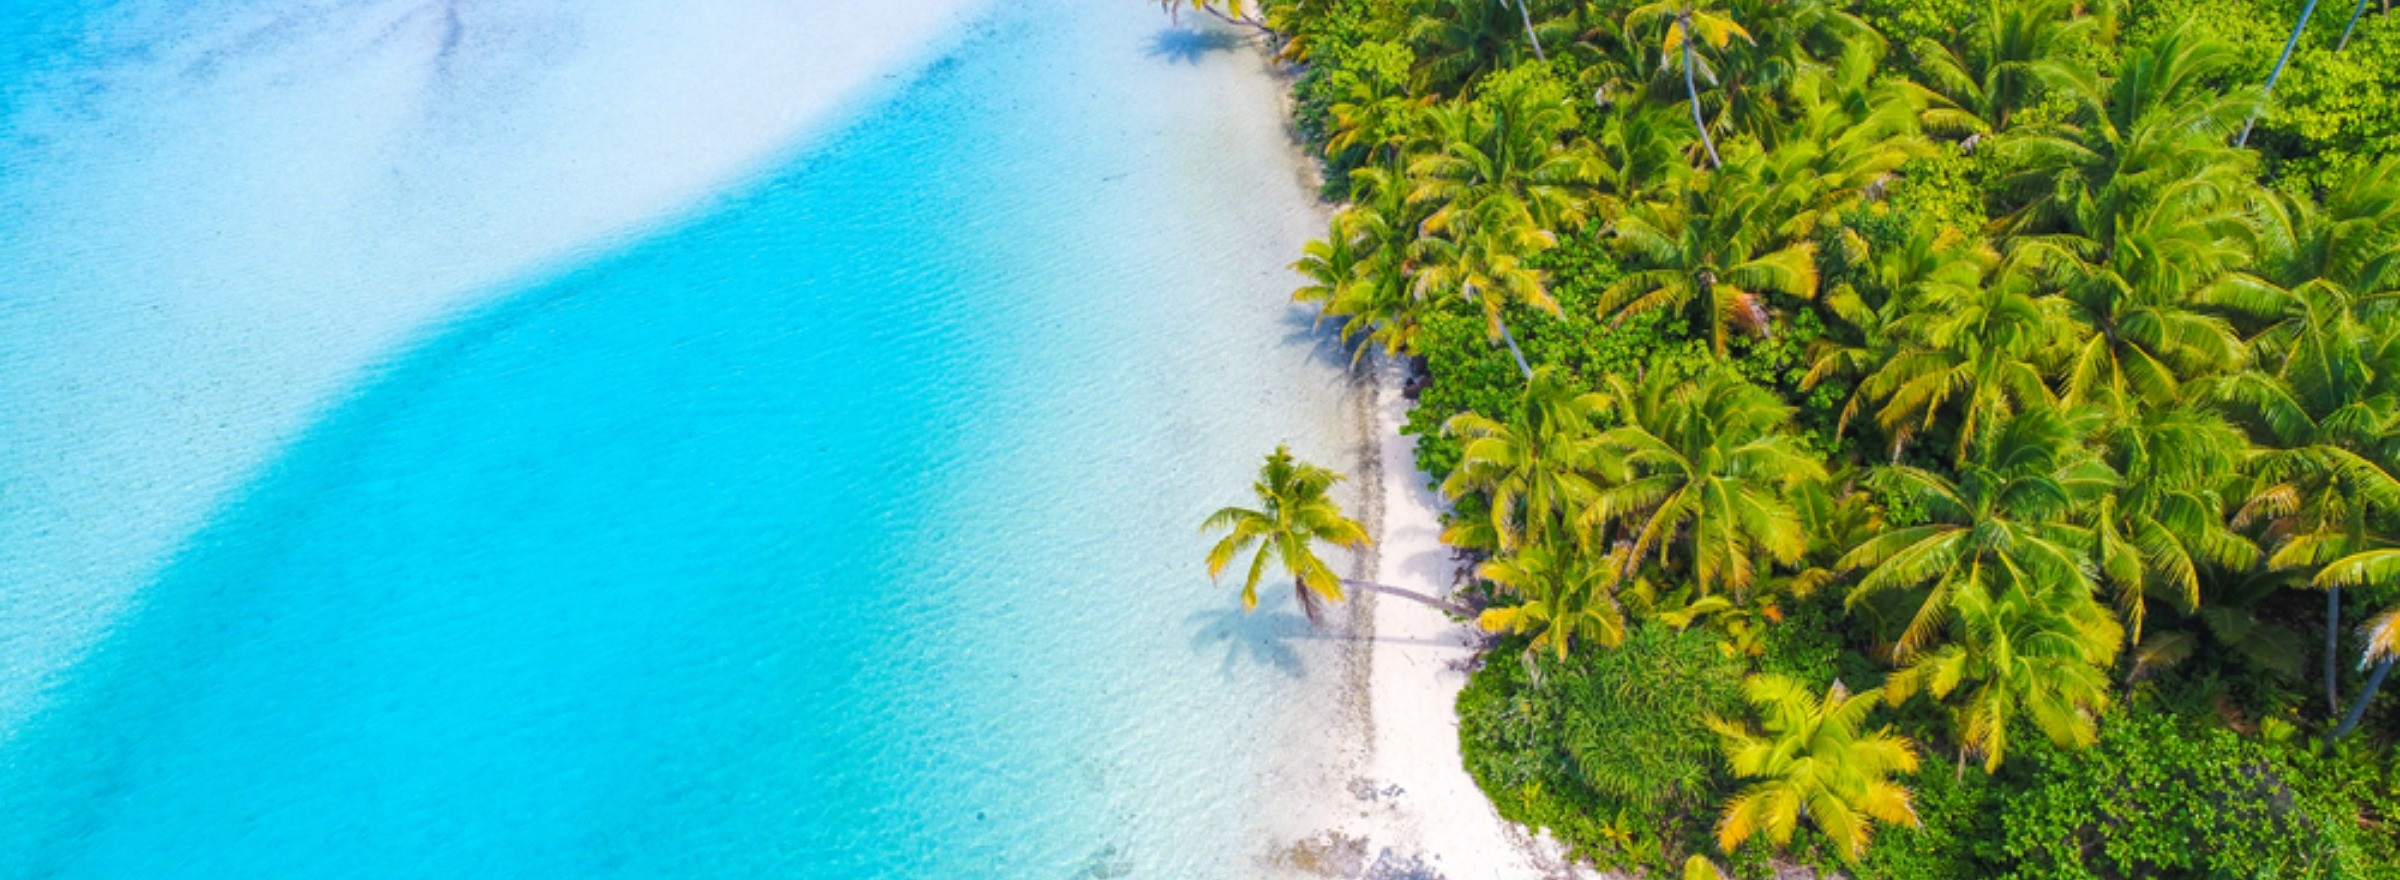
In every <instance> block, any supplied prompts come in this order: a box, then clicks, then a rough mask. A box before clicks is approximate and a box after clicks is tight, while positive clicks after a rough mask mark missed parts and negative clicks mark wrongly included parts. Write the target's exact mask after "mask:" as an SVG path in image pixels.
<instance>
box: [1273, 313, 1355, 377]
mask: <svg viewBox="0 0 2400 880" xmlns="http://www.w3.org/2000/svg"><path fill="white" fill-rule="evenodd" d="M1344 320H1345V319H1344V318H1342V317H1341V316H1340V315H1328V314H1324V313H1322V312H1319V311H1318V310H1317V309H1315V308H1311V307H1308V306H1302V305H1294V306H1293V307H1292V308H1291V309H1290V310H1289V311H1287V312H1286V313H1285V314H1284V316H1283V321H1282V323H1283V343H1284V344H1285V345H1292V346H1303V345H1304V346H1307V347H1308V359H1309V360H1310V361H1312V362H1314V363H1318V364H1323V365H1325V366H1328V367H1333V368H1335V369H1337V370H1341V371H1343V372H1344V373H1345V374H1347V373H1355V372H1359V371H1361V370H1366V369H1370V368H1371V367H1370V366H1369V365H1370V364H1371V363H1372V360H1371V359H1370V358H1368V357H1361V356H1360V349H1361V348H1362V347H1364V346H1372V345H1374V343H1373V342H1371V341H1369V340H1368V339H1367V338H1366V336H1365V335H1364V334H1360V335H1357V336H1353V337H1351V338H1350V339H1347V340H1345V339H1343V338H1342V322H1343V321H1344Z"/></svg>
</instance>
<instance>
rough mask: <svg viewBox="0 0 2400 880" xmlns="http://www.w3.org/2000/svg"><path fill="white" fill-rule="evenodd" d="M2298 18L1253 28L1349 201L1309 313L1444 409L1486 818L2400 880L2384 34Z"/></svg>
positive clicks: (1694, 0)
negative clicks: (1474, 627) (1469, 609)
mask: <svg viewBox="0 0 2400 880" xmlns="http://www.w3.org/2000/svg"><path fill="white" fill-rule="evenodd" d="M1198 5H1201V6H1203V7H1206V6H1207V5H1208V4H1205V3H1201V4H1198ZM1220 5H1222V4H1220ZM2304 5H2307V6H2310V7H2313V5H2314V4H2304V2H2303V0H2288V2H2287V0H2160V2H2154V3H2143V4H2129V3H2124V2H2122V0H1926V2H1919V0H1660V2H1653V3H1640V2H1636V0H1268V2H1264V3H1251V4H1247V5H1245V6H1242V7H1239V8H1233V9H1229V10H1228V11H1229V12H1232V13H1234V14H1239V15H1247V16H1254V17H1255V20H1256V21H1257V22H1259V23H1260V24H1262V25H1263V26H1264V27H1266V28H1268V29H1271V31H1272V32H1273V33H1274V34H1275V35H1276V36H1275V37H1274V39H1275V40H1276V41H1277V46H1278V48H1279V51H1280V52H1281V53H1282V54H1283V56H1284V57H1285V58H1286V59H1287V60H1289V61H1291V62H1293V63H1295V64H1297V65H1300V69H1301V70H1302V73H1301V75H1300V77H1299V80H1298V85H1297V91H1298V98H1299V102H1298V108H1299V115H1300V123H1301V127H1302V129H1303V130H1304V132H1305V133H1306V134H1307V135H1308V136H1309V137H1310V138H1311V140H1312V142H1313V144H1314V145H1315V146H1317V147H1318V148H1320V149H1321V150H1322V151H1323V155H1324V157H1325V169H1326V175H1325V179H1326V181H1327V183H1326V189H1327V195H1328V197H1329V198H1332V199H1335V200H1337V201H1338V202H1340V203H1341V208H1340V209H1339V211H1338V212H1337V214H1336V215H1335V217H1334V220H1333V222H1332V226H1331V228H1330V230H1329V234H1328V235H1327V236H1326V237H1325V239H1324V240H1322V241H1319V242H1317V243H1314V244H1312V245H1311V246H1310V247H1309V248H1308V250H1307V253H1306V254H1305V255H1304V256H1303V258H1302V260H1301V262H1300V264H1299V268H1300V269H1301V270H1302V271H1303V273H1304V274H1305V275H1306V276H1307V277H1308V278H1309V285H1308V286H1307V287H1306V288H1304V289H1302V290H1301V291H1300V292H1299V295H1298V298H1299V299H1301V300H1302V301H1304V302H1309V303H1312V304H1315V305H1316V306H1318V307H1319V308H1321V309H1322V310H1323V311H1324V313H1325V314H1326V315H1327V316H1328V317H1329V318H1331V319H1333V320H1335V321H1337V322H1339V324H1340V326H1341V327H1342V328H1343V336H1344V338H1345V339H1347V340H1350V341H1351V342H1352V344H1355V345H1357V346H1359V347H1360V349H1361V352H1362V354H1363V353H1365V352H1366V351H1368V350H1370V349H1371V350H1373V351H1377V352H1383V353H1387V354H1390V355H1394V356H1398V357H1401V358H1404V359H1405V360H1406V362H1407V363H1408V364H1410V365H1411V367H1412V369H1413V370H1415V371H1416V372H1417V373H1419V374H1420V376H1421V378H1420V380H1419V382H1420V384H1421V393H1420V394H1419V396H1418V400H1417V404H1416V408H1415V410H1414V412H1413V413H1412V415H1411V417H1410V423H1409V424H1410V430H1412V431H1414V432H1416V433H1417V434H1418V435H1419V443H1420V445H1419V455H1420V462H1419V463H1420V464H1421V466H1423V467H1424V469H1425V470H1426V471H1427V472H1428V473H1429V474H1430V475H1432V477H1433V478H1434V479H1435V480H1436V481H1437V482H1438V484H1439V486H1440V488H1441V489H1442V491H1443V494H1444V495H1445V497H1447V498H1448V499H1450V500H1451V502H1452V505H1453V509H1452V512H1451V514H1450V516H1451V522H1450V523H1449V527H1448V529H1447V531H1446V535H1445V537H1446V539H1447V540H1449V541H1451V542H1452V543H1453V544H1455V545H1457V546H1459V547H1460V548H1461V549H1462V550H1464V551H1466V552H1469V553H1471V554H1473V555H1475V556H1477V557H1479V559H1480V562H1479V564H1478V565H1477V566H1476V568H1475V569H1474V571H1475V572H1476V573H1477V574H1478V578H1477V580H1478V581H1479V585H1478V586H1477V587H1476V588H1475V589H1476V590H1478V591H1480V593H1481V596H1480V599H1479V601H1482V602H1484V603H1488V605H1489V608H1488V609H1486V610H1484V611H1482V612H1481V614H1480V615H1479V617H1478V620H1479V621H1480V622H1481V623H1482V624H1483V625H1485V626H1486V627H1487V628H1489V629H1492V630H1494V631H1495V632H1496V633H1498V634H1500V638H1501V639H1502V645H1503V649H1502V650H1499V651H1496V652H1494V654H1493V655H1492V659H1491V661H1490V662H1489V663H1487V664H1486V666H1485V667H1484V669H1483V671H1482V672H1480V673H1478V675H1477V678H1476V679H1475V681H1474V682H1473V683H1472V684H1471V685H1470V686H1469V687H1468V688H1467V690H1466V692H1465V693H1464V695H1462V697H1461V701H1460V713H1461V725H1462V737H1463V739H1464V747H1465V749H1466V755H1465V760H1466V763H1467V766H1468V768H1469V769H1470V771H1472V772H1473V773H1474V774H1475V775H1476V777H1477V779H1478V781H1479V782H1480V783H1481V784H1482V785H1483V786H1484V787H1485V789H1486V791H1487V792H1488V793H1489V794H1491V795H1492V797H1493V799H1494V801H1495V802H1496V803H1497V804H1498V805H1499V806H1500V809H1501V811H1502V812H1503V814H1505V815H1507V816H1509V817H1510V818H1513V819H1517V820H1520V821H1525V822H1528V823H1530V824H1536V825H1540V826H1543V827H1547V828H1549V829H1551V830H1553V831H1555V832H1556V833H1557V834H1558V835H1559V836H1560V837H1561V838H1563V839H1565V840H1566V841H1568V842H1569V843H1570V844H1571V845H1572V846H1573V847H1574V848H1575V850H1576V852H1577V854H1578V855H1579V856H1581V857H1582V858H1585V859H1587V860H1589V861H1592V862H1594V863H1597V864H1600V865H1603V866H1608V867H1620V868H1640V869H1648V870H1651V871H1655V872H1662V873H1663V872H1669V871H1683V870H1686V869H1687V866H1688V867H1689V869H1690V870H1692V871H1693V872H1695V873H1696V874H1697V873H1704V872H1705V871H1707V870H1708V869H1709V868H1710V866H1712V865H1723V866H1724V867H1725V869H1726V870H1727V871H1729V872H1730V873H1731V874H1733V875H1735V876H1752V875H1756V874H1758V873H1760V872H1761V870H1762V868H1763V865H1764V863H1766V862H1767V861H1770V860H1777V859H1782V860H1790V861H1797V862H1803V863H1810V864H1816V865H1819V866H1842V867H1843V868H1844V869H1845V870H1846V871H1848V872H1849V873H1851V874H1852V875H1854V876H1860V877H1906V878H1933V877H2062V878H2064V877H2076V878H2086V877H2097V878H2118V877H2218V876H2277V877H2353V876H2400V826H2396V825H2394V824H2392V823H2393V821H2394V817H2395V816H2396V815H2400V814H2395V813H2394V812H2392V811H2393V810H2395V809H2400V803H2395V795H2394V793H2393V788H2392V785H2391V783H2392V782H2393V776H2394V774H2395V768H2394V764H2393V761H2394V752H2393V739H2394V736H2395V734H2400V700H2394V699H2392V698H2391V697H2389V696H2388V695H2384V693H2383V684H2384V680H2385V677H2386V674H2387V673H2388V672H2389V671H2390V668H2391V666H2392V664H2393V661H2394V657H2395V653H2396V652H2400V307H2395V304H2396V303H2400V25H2395V24H2393V23H2392V22H2391V21H2390V19H2389V16H2388V10H2387V9H2384V8H2382V7H2379V6H2376V5H2373V4H2368V3H2363V2H2362V3H2360V4H2358V6H2357V8H2356V9H2355V10H2341V11H2340V13H2338V14H2331V15H2321V16H2315V17H2314V18H2312V19H2306V20H2304V19H2303V17H2302V15H2303V13H2302V7H2303V6H2304ZM2271 70H2272V71H2274V74H2273V76H2274V80H2273V83H2272V85H2271V86H2270V84H2269V76H2270V71H2271ZM1235 519H1237V520H1238V519H1240V518H1239V517H1236V518H1235ZM1233 521H1234V520H1228V522H1229V523H1230V522H1233ZM1261 528H1264V527H1261ZM1260 534H1262V535H1264V534H1267V532H1263V531H1262V532H1260ZM1278 534H1280V533H1278ZM1319 537H1320V538H1322V539H1324V540H1333V541H1336V542H1341V541H1342V540H1343V538H1342V537H1341V536H1338V535H1332V534H1327V535H1321V536H1319ZM1303 543H1305V542H1303ZM1262 558H1263V557H1262ZM1285 558H1286V559H1292V558H1304V559H1305V558H1313V557H1293V556H1291V554H1290V553H1289V552H1288V551H1287V552H1286V556H1285ZM1221 562H1222V561H1221V560H1219V559H1216V558H1214V557H1212V566H1214V565H1218V564H1221ZM1255 579H1256V575H1255V574H1253V576H1252V580H1255ZM1307 580H1308V578H1307V577H1306V576H1305V575H1303V576H1302V577H1301V578H1300V581H1301V582H1300V584H1299V585H1298V586H1299V588H1300V589H1301V592H1302V593H1303V594H1304V595H1305V594H1306V593H1307V592H1308V587H1309V584H1308V583H1307ZM1712 743H1713V744H1715V745H1716V746H1717V747H1716V748H1711V747H1710V744H1712ZM1696 744H1697V745H1696ZM1921 758H1922V759H1923V766H1922V767H1920V766H1919V764H1920V759H1921ZM1695 859H1697V860H1695Z"/></svg>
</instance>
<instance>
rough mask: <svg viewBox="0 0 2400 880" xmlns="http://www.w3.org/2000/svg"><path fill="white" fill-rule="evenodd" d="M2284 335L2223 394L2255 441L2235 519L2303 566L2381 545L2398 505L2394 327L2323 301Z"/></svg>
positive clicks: (2336, 591) (2336, 601)
mask: <svg viewBox="0 0 2400 880" xmlns="http://www.w3.org/2000/svg"><path fill="white" fill-rule="evenodd" d="M2297 323H2298V326H2296V327H2294V328H2292V330H2291V331H2290V334H2289V339H2290V343H2289V345H2290V348H2289V352H2288V355H2287V356H2286V357H2284V358H2283V363H2282V364H2281V366H2280V367H2279V368H2278V369H2277V370H2276V371H2275V372H2273V373H2266V372H2261V371H2257V370H2251V371H2245V372H2243V373H2240V374H2237V375H2235V376H2232V377H2228V379H2227V380H2226V381H2225V382H2223V383H2220V384H2221V393H2222V394H2223V396H2224V397H2225V398H2226V399H2227V401H2228V402H2229V403H2230V404H2231V409H2232V410H2233V412H2234V413H2235V414H2237V415H2238V416H2240V417H2241V419H2242V421H2244V422H2245V423H2246V424H2247V425H2248V427H2249V428H2250V430H2251V433H2252V435H2253V436H2254V437H2255V438H2256V439H2257V440H2258V441H2259V443H2260V449H2259V451H2258V452H2257V453H2255V454H2254V455H2253V456H2252V457H2251V459H2250V462H2249V464H2250V467H2249V469H2248V470H2249V472H2250V478H2251V480H2252V482H2253V488H2252V489H2251V490H2250V491H2249V493H2248V497H2247V499H2246V500H2245V501H2244V502H2243V505H2242V509H2241V510H2240V512H2239V513H2238V514H2237V516H2236V517H2235V522H2234V524H2235V525H2236V526H2237V527H2240V526H2247V525H2250V524H2253V523H2263V524H2264V525H2265V528H2266V531H2267V533H2268V534H2271V535H2275V536H2278V538H2277V540H2276V542H2275V544H2274V549H2273V552H2272V553H2271V554H2270V555H2269V556H2268V564H2270V565H2272V566H2274V567H2276V568H2281V569H2305V568H2308V567H2312V566H2322V565H2326V564H2330V563H2332V562H2333V561H2335V560H2337V559H2341V558H2343V557H2347V556H2351V555H2353V554H2357V553H2361V552H2365V551H2368V550H2373V549H2378V548H2380V547H2384V546H2389V545H2390V544H2391V543H2392V542H2390V541H2389V540H2388V538H2387V536H2386V535H2384V534H2382V533H2381V532H2380V531H2379V530H2378V529H2377V528H2376V527H2375V524H2376V523H2378V522H2380V521H2382V520H2383V518H2385V517H2388V516H2389V515H2390V514H2391V513H2392V512H2394V511H2400V333H2394V332H2392V330H2391V329H2390V328H2389V327H2385V326H2379V322H2375V321H2361V320H2359V319H2358V318H2357V317H2356V316H2355V315H2353V314H2352V313H2351V312H2350V311H2349V310H2347V309H2344V308H2338V307H2333V306H2331V305H2329V304H2328V305H2322V306H2319V307H2313V308H2310V309H2308V310H2307V316H2306V317H2305V319H2304V320H2301V321H2299V322H2297ZM2323 586H2324V587H2325V590H2326V595H2325V664H2324V665H2325V702H2326V706H2327V708H2328V711H2332V710H2333V709H2335V708H2338V706H2339V705H2340V694H2339V693H2338V692H2337V687H2338V682H2337V681H2336V672H2337V670H2338V668H2339V658H2338V656H2337V654H2338V650H2337V644H2338V642H2339V641H2340V639H2339V636H2340V634H2341V608H2342V603H2341V597H2342V589H2341V588H2342V584H2341V583H2339V582H2326V583H2325V584H2323Z"/></svg>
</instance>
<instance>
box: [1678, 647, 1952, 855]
mask: <svg viewBox="0 0 2400 880" xmlns="http://www.w3.org/2000/svg"><path fill="white" fill-rule="evenodd" d="M1742 696H1743V697H1744V698H1745V699H1746V700H1748V701H1749V703H1750V705H1751V706H1752V707H1754V708H1755V709H1756V710H1757V712H1758V716H1759V721H1760V726H1759V727H1758V728H1752V727H1751V726H1750V725H1748V724H1737V723H1734V722H1730V721H1726V720H1724V719H1721V718H1710V719H1708V725H1709V727H1710V729H1712V730H1715V731H1716V733H1717V736H1718V737H1719V739H1720V740H1721V741H1722V745H1723V748H1724V750H1725V759H1726V763H1727V765H1728V766H1730V767H1731V768H1732V770H1733V775H1735V776H1737V777H1739V778H1742V779H1752V780H1757V781H1756V782H1752V783H1751V784H1750V785H1749V786H1748V787H1746V788H1744V789H1742V792H1741V793H1740V794H1738V795H1735V796H1734V798H1733V800H1731V801H1728V802H1727V803H1726V804H1725V812H1724V815H1723V816H1722V817H1720V818H1719V819H1718V820H1717V846H1718V848H1719V849H1722V850H1724V851H1726V852H1732V851H1733V850H1734V848H1735V847H1738V846H1740V845H1741V844H1742V841H1745V840H1748V839H1750V837H1751V836H1752V835H1755V834H1758V833H1760V832H1765V834H1766V835H1767V839H1768V840H1769V841H1772V842H1774V843H1775V844H1776V845H1778V846H1781V845H1783V844H1787V843H1790V842H1791V839H1792V834H1793V832H1795V831H1797V830H1798V829H1799V826H1800V822H1801V820H1802V819H1806V820H1808V821H1809V822H1810V823H1811V824H1814V825H1816V826H1817V830H1819V831H1822V832H1824V833H1825V836H1826V837H1829V838H1832V839H1833V842H1834V845H1835V846H1836V847H1837V849H1836V852H1838V853H1839V854H1840V855H1841V857H1842V859H1843V861H1846V862H1855V861H1857V860H1858V857H1859V856H1861V855H1863V854H1865V853H1866V850H1867V843H1868V842H1869V841H1870V840H1871V839H1872V838H1873V837H1874V834H1875V823H1877V822H1883V823H1887V824H1894V825H1907V826H1910V827H1915V826H1916V825H1917V811H1916V807H1915V806H1914V804H1913V803H1912V801H1913V800H1914V798H1913V796H1912V795H1911V794H1910V793H1909V790H1908V789H1907V788H1906V787H1904V786H1902V785H1901V784H1900V783H1898V782H1895V781H1893V780H1892V777H1893V776H1895V775H1899V774H1904V773H1914V772H1916V769H1917V753H1916V748H1915V747H1914V746H1913V745H1912V744H1910V743H1909V741H1908V740H1907V739H1906V738H1904V737H1901V736H1900V735H1898V734H1895V733H1893V732H1891V730H1890V728H1884V729H1881V730H1872V731H1870V730H1868V729H1867V715H1868V713H1870V712H1873V711H1874V709H1875V704H1876V703H1877V702H1879V701H1880V700H1881V699H1882V692H1881V691H1877V690H1870V691H1866V692H1864V693H1858V694H1852V693H1850V692H1849V690H1848V689H1846V688H1844V687H1842V684H1841V682H1838V681H1837V682H1834V684H1833V687H1831V688H1830V689H1828V690H1827V691H1826V692H1825V695H1824V696H1823V697H1822V698H1820V697H1818V696H1817V694H1816V693H1815V692H1814V691H1812V690H1810V689H1809V688H1808V687H1807V686H1805V685H1802V684H1801V683H1800V682H1799V681H1797V680H1794V679H1791V678H1788V677H1785V676H1781V675H1773V674H1766V675H1754V676H1751V677H1750V678H1749V680H1747V681H1744V682H1743V683H1742Z"/></svg>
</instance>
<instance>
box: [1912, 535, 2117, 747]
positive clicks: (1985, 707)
mask: <svg viewBox="0 0 2400 880" xmlns="http://www.w3.org/2000/svg"><path fill="white" fill-rule="evenodd" d="M1993 586H1995V585H1993V584H1989V583H1988V582H1984V581H1981V580H1973V581H1969V582H1968V583H1967V584H1966V585H1964V586H1963V587H1962V588H1961V589H1959V590H1958V591H1957V592H1956V593H1954V594H1953V596H1952V597H1951V600H1950V604H1951V608H1952V609H1953V610H1954V613H1955V614H1956V615H1957V618H1958V627H1957V629H1958V637H1957V639H1955V640H1954V641H1952V642H1950V643H1948V644H1945V645H1942V646H1940V647H1938V648H1935V649H1933V650H1930V651H1925V652H1922V653H1919V654H1917V655H1915V656H1913V657H1911V658H1910V659H1909V661H1908V663H1907V665H1906V666H1903V667H1902V668H1901V669H1900V670H1899V671H1898V672H1894V673H1892V677H1891V678H1890V679H1889V680H1887V681H1886V682H1885V683H1884V690H1885V691H1886V696H1887V697H1889V698H1890V700H1891V702H1892V705H1895V706H1897V705H1899V704H1901V703H1903V702H1906V701H1907V700H1908V698H1909V697H1911V696H1914V695H1916V694H1918V693H1926V694H1928V695H1930V696H1931V697H1932V698H1933V699H1935V700H1951V698H1952V696H1953V695H1954V694H1955V695H1956V697H1957V698H1956V700H1955V705H1954V707H1953V709H1954V712H1955V716H1954V717H1955V719H1956V724H1957V736H1958V749H1959V751H1958V761H1959V766H1960V767H1961V768H1963V767H1965V766H1966V760H1967V755H1968V754H1970V753H1972V754H1979V755H1982V756H1983V767H1984V771H1985V772H1987V773H1988V772H1994V771H1997V770H1999V769H2000V761H2001V758H2002V757H2003V756H2004V755H2005V754H2006V753H2007V751H2008V744H2009V741H2010V729H2011V726H2012V725H2013V724H2014V723H2015V722H2017V721H2019V720H2020V719H2022V720H2025V721H2030V722H2032V724H2033V726H2034V727H2035V729H2037V730H2039V731H2041V732H2042V733H2043V734H2044V735H2046V736H2048V737H2049V738H2050V741H2051V742H2053V743H2057V744H2058V745H2061V746H2075V747H2082V746H2087V745H2090V744H2091V743H2092V741H2093V739H2094V738H2095V736H2096V730H2097V727H2096V718H2097V717H2098V715H2099V713H2100V712H2101V711H2102V710H2103V709H2105V708H2107V706H2108V688H2109V678H2108V668H2109V666H2110V664H2112V663H2114V662H2115V660H2116V656H2117V646H2118V644H2119V643H2120V642H2121V641H2122V640H2123V638H2124V635H2125V633H2124V629H2123V628H2121V627H2119V626H2118V625H2117V622H2116V621H2115V620H2113V619H2111V618H2110V617H2109V615H2108V611H2107V610H2106V609H2104V608H2102V607H2101V606H2100V604H2099V603H2097V602H2094V601H2093V600H2092V597H2091V594H2090V593H2088V592H2086V591H2085V590H2083V589H2082V588H2081V587H2080V586H2079V585H2077V584H2074V583H2072V582H2066V583H2055V582H2043V581H2038V580H2033V579H2028V578H2012V579H2005V580H2003V581H2002V583H2001V584H1998V585H1996V586H1998V590H1997V592H1993V591H1992V590H1991V587H1993Z"/></svg>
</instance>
